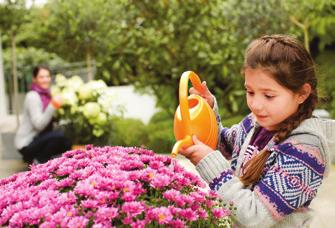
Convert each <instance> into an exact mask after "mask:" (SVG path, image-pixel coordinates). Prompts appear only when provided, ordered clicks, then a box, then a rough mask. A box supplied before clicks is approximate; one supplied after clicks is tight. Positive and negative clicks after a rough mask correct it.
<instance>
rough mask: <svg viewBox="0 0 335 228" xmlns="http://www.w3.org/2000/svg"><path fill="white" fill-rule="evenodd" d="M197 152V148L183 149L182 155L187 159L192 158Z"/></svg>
mask: <svg viewBox="0 0 335 228" xmlns="http://www.w3.org/2000/svg"><path fill="white" fill-rule="evenodd" d="M196 150H197V148H196V146H194V145H193V146H190V147H188V148H187V149H181V150H180V151H179V152H180V154H182V155H184V156H185V157H187V158H190V157H191V156H192V154H193V153H194V152H195V151H196Z"/></svg>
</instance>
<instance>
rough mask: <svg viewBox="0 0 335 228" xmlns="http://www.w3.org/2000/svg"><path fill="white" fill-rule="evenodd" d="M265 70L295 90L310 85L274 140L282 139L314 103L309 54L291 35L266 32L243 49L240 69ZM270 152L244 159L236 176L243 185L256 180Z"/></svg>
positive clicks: (314, 74) (310, 109)
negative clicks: (243, 165) (307, 91)
mask: <svg viewBox="0 0 335 228" xmlns="http://www.w3.org/2000/svg"><path fill="white" fill-rule="evenodd" d="M247 68H252V69H256V68H258V69H262V70H264V71H267V72H268V73H269V74H270V75H271V76H273V79H275V80H276V81H277V82H278V83H279V84H280V85H282V86H284V87H286V88H288V89H290V90H291V91H293V92H295V93H297V92H299V91H300V90H301V88H302V86H303V85H304V84H305V83H308V84H309V85H310V86H311V93H310V95H309V97H308V98H307V99H306V100H305V101H304V102H303V103H302V104H300V105H299V108H298V111H297V112H296V113H294V114H293V115H291V116H290V117H288V118H287V119H286V120H284V121H283V122H282V123H281V124H280V126H279V128H278V129H277V131H276V133H275V136H274V140H275V142H276V143H279V142H281V141H283V140H284V139H285V138H287V136H288V135H289V134H290V133H291V131H292V130H293V129H295V128H296V127H297V126H298V125H299V124H300V123H301V122H302V121H303V120H305V119H307V118H309V117H311V116H312V112H313V110H314V108H315V106H316V104H317V102H318V95H317V89H316V86H317V79H316V73H315V66H314V62H313V60H312V57H311V55H310V54H309V53H308V51H307V50H306V49H305V48H304V46H303V45H302V44H301V43H300V42H299V41H298V40H296V39H295V38H293V37H291V36H287V35H267V36H263V37H261V38H258V39H256V40H254V41H252V42H251V43H250V45H249V46H248V48H247V50H246V54H245V60H244V66H243V69H244V70H245V69H247ZM270 154H271V151H269V150H267V149H266V148H265V149H263V150H262V151H261V152H260V153H259V154H258V155H256V156H255V157H253V158H252V159H251V160H250V161H248V162H247V163H246V165H245V167H244V171H245V172H244V174H243V175H242V176H241V177H240V180H241V181H242V183H243V184H244V185H246V186H248V185H250V184H254V183H255V182H257V181H258V180H259V178H260V176H261V175H262V172H263V169H264V165H265V162H266V161H267V159H268V157H269V156H270Z"/></svg>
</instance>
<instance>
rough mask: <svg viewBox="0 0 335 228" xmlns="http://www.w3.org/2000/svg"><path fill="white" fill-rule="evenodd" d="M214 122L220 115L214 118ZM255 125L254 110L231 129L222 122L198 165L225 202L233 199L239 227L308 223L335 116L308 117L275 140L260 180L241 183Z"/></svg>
mask: <svg viewBox="0 0 335 228" xmlns="http://www.w3.org/2000/svg"><path fill="white" fill-rule="evenodd" d="M218 122H220V121H219V118H218ZM258 127H259V125H258V124H257V122H255V120H254V118H253V116H252V114H250V115H248V116H247V117H245V118H244V119H243V120H242V121H241V122H240V123H239V124H236V125H234V126H233V127H231V128H223V127H222V126H221V124H220V130H219V144H218V150H217V151H215V152H213V153H210V154H209V155H207V156H206V157H205V158H203V159H202V160H201V161H200V162H199V163H198V164H197V166H196V168H197V171H198V172H199V174H200V175H201V177H202V178H203V179H204V180H205V181H206V182H207V183H208V184H209V186H210V188H211V189H212V190H214V191H216V192H217V193H218V194H219V195H220V196H222V198H223V199H224V200H226V201H233V202H234V204H235V206H236V208H237V211H236V220H237V223H238V226H239V227H304V226H307V225H308V224H309V223H310V222H311V218H312V211H311V209H309V207H308V206H309V205H310V203H311V201H312V200H313V198H314V197H315V196H316V193H317V189H318V187H319V186H320V185H321V183H322V180H323V177H324V176H325V175H326V174H327V172H328V169H329V166H330V153H329V151H330V150H333V149H334V148H335V143H334V142H335V121H332V120H325V119H319V118H310V119H307V120H305V121H303V122H302V123H301V124H300V126H298V127H297V128H296V129H295V130H293V131H292V132H291V134H290V135H289V137H288V138H287V139H286V140H284V141H283V142H281V143H280V144H276V143H274V142H273V140H270V141H269V143H268V144H267V145H266V147H267V148H268V149H269V150H270V151H271V155H270V156H269V158H268V160H267V162H266V164H265V168H264V171H263V173H262V175H261V178H260V180H259V181H258V182H257V183H256V184H254V185H253V186H248V187H245V186H244V185H243V184H242V182H241V181H240V179H239V177H240V176H241V164H243V163H244V162H245V160H246V159H250V158H247V157H248V156H247V155H248V152H247V148H248V146H249V143H250V140H251V138H252V136H253V134H254V132H256V131H257V129H258Z"/></svg>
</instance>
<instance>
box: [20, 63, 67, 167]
mask: <svg viewBox="0 0 335 228" xmlns="http://www.w3.org/2000/svg"><path fill="white" fill-rule="evenodd" d="M50 85H51V72H50V70H49V68H48V67H46V66H36V67H35V68H34V70H33V83H32V85H31V90H30V91H29V92H28V93H27V95H26V97H25V101H24V107H23V118H22V122H21V125H20V127H19V129H18V131H17V133H16V137H15V146H16V148H17V149H18V151H19V152H20V153H21V154H22V156H23V160H24V161H25V162H27V163H28V164H30V163H32V162H34V163H44V162H46V161H48V160H49V159H50V158H52V157H55V156H57V155H60V154H62V153H63V152H65V151H67V150H69V149H71V142H70V140H68V139H67V138H65V136H64V134H63V132H61V131H54V130H53V114H54V112H55V110H56V109H58V108H60V107H61V104H62V103H61V100H60V98H57V97H52V96H51V94H50Z"/></svg>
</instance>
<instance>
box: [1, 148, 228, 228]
mask: <svg viewBox="0 0 335 228" xmlns="http://www.w3.org/2000/svg"><path fill="white" fill-rule="evenodd" d="M0 195H1V198H0V226H9V227H218V226H219V227H232V226H233V214H234V208H233V205H232V204H229V203H228V204H227V202H226V203H225V202H224V200H223V199H221V198H218V197H217V195H216V194H215V193H214V192H212V191H210V190H208V188H206V185H205V184H204V182H202V181H201V179H200V178H199V177H198V176H197V175H195V174H192V173H190V172H187V171H186V170H185V169H184V168H183V167H182V166H180V165H179V164H178V162H177V161H176V160H174V159H171V158H170V157H168V156H165V155H157V154H155V153H154V152H152V151H150V150H146V149H143V148H134V147H129V148H125V147H107V146H106V147H92V146H90V145H88V146H87V147H86V149H85V150H81V149H78V150H72V151H68V152H66V153H65V154H63V156H62V157H59V158H55V159H53V160H50V161H48V162H47V163H45V164H39V165H32V166H31V170H30V171H26V172H21V173H18V174H15V175H13V176H11V177H8V178H5V179H1V180H0Z"/></svg>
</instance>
